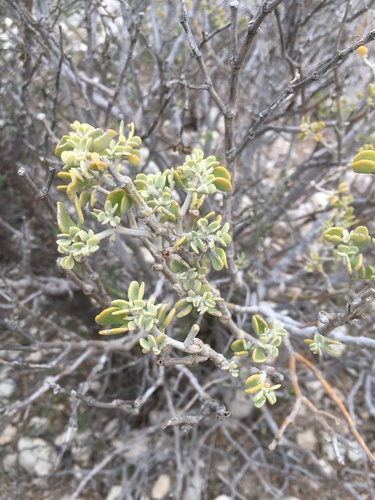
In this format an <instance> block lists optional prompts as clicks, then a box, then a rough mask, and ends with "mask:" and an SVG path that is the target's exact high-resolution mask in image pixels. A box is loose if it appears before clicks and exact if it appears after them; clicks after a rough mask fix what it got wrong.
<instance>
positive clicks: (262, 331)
mask: <svg viewBox="0 0 375 500" xmlns="http://www.w3.org/2000/svg"><path fill="white" fill-rule="evenodd" d="M71 128H72V130H73V132H70V134H69V135H65V136H63V138H62V139H61V141H60V142H59V144H58V145H57V147H56V150H55V153H56V155H57V156H59V157H60V158H61V160H62V161H63V162H64V164H65V165H64V168H63V172H60V173H59V174H58V175H59V177H60V178H61V179H63V180H64V181H67V182H68V184H67V185H62V186H59V190H60V191H63V192H65V193H66V195H67V197H68V198H69V199H70V201H71V202H73V203H72V205H73V207H74V209H75V212H76V221H73V219H72V217H71V216H70V215H69V213H68V209H67V208H65V206H64V204H63V203H61V202H59V203H58V210H57V221H58V225H59V228H60V230H61V231H62V233H61V234H59V235H58V237H57V245H58V251H59V252H60V253H61V254H63V255H64V257H62V259H61V266H62V267H63V268H64V269H66V270H68V271H71V270H73V269H74V270H75V269H76V267H77V265H79V264H80V263H81V262H82V260H83V259H84V258H85V257H88V256H89V255H90V254H92V253H95V252H97V251H98V250H99V249H100V244H101V242H102V240H104V239H105V238H108V239H109V240H110V241H113V240H114V238H116V236H119V237H121V234H126V235H128V236H132V237H134V238H140V239H141V241H142V242H143V244H144V245H145V247H146V248H147V249H148V250H149V251H150V252H151V255H152V256H153V258H154V259H155V262H157V263H158V264H159V267H157V270H158V271H162V272H163V273H164V274H165V276H166V277H167V278H168V279H169V281H170V282H171V284H172V286H173V289H174V291H175V292H176V294H177V295H178V300H176V302H175V303H174V304H173V305H172V307H170V306H169V305H168V304H167V303H165V304H164V303H156V299H155V298H149V299H148V300H145V299H144V293H145V284H144V283H142V284H139V283H138V282H137V281H133V282H132V283H130V285H129V288H128V292H127V298H126V299H116V300H113V301H112V303H111V307H108V308H106V309H104V310H103V311H102V312H101V313H100V314H98V315H97V316H96V318H95V319H96V322H97V323H98V324H100V325H103V326H106V328H105V329H102V330H100V332H99V333H100V334H101V335H112V334H120V333H126V332H129V331H133V330H135V329H139V330H143V331H144V332H145V333H146V336H145V337H144V338H142V339H141V340H140V345H141V347H142V351H143V353H148V352H150V351H152V352H153V353H154V354H156V355H160V354H161V353H162V352H166V351H167V350H168V348H169V347H170V344H171V339H172V337H170V335H168V334H167V332H166V328H167V327H168V325H169V324H170V323H171V321H172V319H173V317H174V316H176V318H177V319H179V318H184V317H185V316H187V315H189V314H191V313H192V312H193V313H194V314H195V315H196V314H199V315H202V314H205V313H208V314H210V315H211V316H216V317H218V318H219V319H223V312H224V313H225V312H226V311H225V305H224V300H223V298H222V297H221V296H220V294H219V292H218V291H217V290H216V289H215V288H214V287H213V286H212V284H211V283H210V280H209V275H210V271H211V270H214V271H222V270H223V269H226V268H228V263H227V256H226V252H225V249H226V247H227V246H228V245H229V244H230V243H231V236H230V234H229V230H230V227H229V224H228V223H227V222H224V223H223V221H222V216H221V215H220V214H216V213H215V212H213V211H211V212H209V213H205V212H204V202H205V199H206V197H207V196H209V195H213V194H215V193H216V192H217V191H221V192H229V191H230V190H231V189H232V185H231V176H230V174H229V172H228V170H227V169H226V168H225V167H222V166H221V165H220V164H219V162H218V161H217V160H216V158H215V157H214V156H209V157H208V158H204V155H203V152H202V151H201V150H194V151H193V152H192V154H191V155H188V156H187V157H186V160H185V162H184V163H183V165H180V166H178V167H177V168H171V169H167V170H165V171H164V172H158V173H156V174H152V173H150V174H145V173H139V174H137V175H136V177H135V180H134V182H133V181H132V180H131V179H130V177H128V176H125V175H124V170H125V169H126V165H127V164H130V165H132V166H138V164H139V150H138V149H136V148H138V147H139V146H140V144H141V139H140V138H139V137H138V136H136V135H134V125H133V124H130V125H129V130H130V133H129V135H128V137H126V136H125V132H124V124H123V122H122V123H121V125H120V129H119V132H118V134H117V133H116V132H115V131H114V130H112V129H109V130H106V131H103V130H101V129H94V128H93V127H91V126H90V125H88V124H86V123H84V124H80V123H79V122H77V121H76V122H74V123H73V124H72V125H71ZM178 190H179V191H182V192H183V193H184V195H183V196H184V199H183V202H182V203H181V202H180V201H179V200H180V198H181V197H179V196H178V193H177V191H178ZM87 207H89V208H90V209H91V211H90V212H89V215H91V218H92V220H96V221H97V222H99V223H100V225H101V226H105V227H106V229H104V230H100V231H97V232H96V231H95V229H93V228H91V227H90V228H87V229H84V227H87V226H88V225H89V223H87V222H86V217H87V216H86V215H85V209H86V208H87ZM144 226H146V227H148V229H144V228H143V227H144ZM153 235H155V236H157V238H156V239H155V237H154V236H153ZM160 266H161V267H160ZM220 304H222V305H224V309H223V308H220ZM193 326H196V327H197V330H195V335H196V333H197V332H198V331H199V328H198V325H193ZM253 329H254V331H255V333H256V335H257V339H256V340H255V341H252V340H243V339H237V340H235V341H234V342H233V344H232V351H233V352H234V358H233V359H231V360H226V361H224V362H223V361H221V362H220V366H221V367H222V369H225V370H229V371H230V373H232V375H233V376H238V372H239V370H238V365H237V363H236V358H237V357H244V356H247V355H249V354H250V359H251V360H252V362H253V363H254V364H255V365H257V364H262V363H264V362H265V361H266V360H267V358H268V357H271V358H273V359H275V358H277V356H278V354H279V351H278V348H279V346H280V344H281V342H282V337H283V336H285V335H286V331H285V329H284V328H283V327H282V326H279V327H277V328H269V327H268V325H267V323H266V321H265V320H263V319H262V318H261V317H260V316H258V315H254V317H253ZM249 337H250V336H249ZM197 340H198V339H195V342H197ZM172 343H173V342H172ZM173 345H174V346H176V345H178V344H176V343H173ZM186 346H187V348H188V351H187V352H189V348H190V344H189V343H188V344H187V343H186V341H185V343H184V348H185V349H186ZM261 374H262V375H261V377H262V380H263V379H264V380H265V377H264V373H263V372H261ZM252 380H253V379H252ZM260 385H261V387H260ZM258 386H259V391H256V394H255V396H253V401H254V404H256V406H257V407H261V406H262V405H263V404H264V403H265V402H266V401H267V400H268V401H269V402H270V403H271V404H274V403H275V401H276V396H275V394H274V391H275V390H276V389H277V388H278V387H280V386H273V387H270V386H269V385H267V382H264V384H260V383H259V384H257V387H258ZM246 391H247V392H251V393H254V392H255V391H254V389H252V390H251V391H249V390H248V389H246Z"/></svg>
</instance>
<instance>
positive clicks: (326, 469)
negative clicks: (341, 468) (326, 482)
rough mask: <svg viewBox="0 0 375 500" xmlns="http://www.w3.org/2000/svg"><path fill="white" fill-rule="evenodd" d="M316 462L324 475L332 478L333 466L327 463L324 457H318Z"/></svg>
mask: <svg viewBox="0 0 375 500" xmlns="http://www.w3.org/2000/svg"><path fill="white" fill-rule="evenodd" d="M318 464H319V466H320V469H321V471H322V473H323V474H324V476H325V477H327V478H329V479H333V478H334V476H335V470H334V468H333V467H332V465H331V464H329V463H328V462H327V461H326V460H324V458H320V459H319V460H318Z"/></svg>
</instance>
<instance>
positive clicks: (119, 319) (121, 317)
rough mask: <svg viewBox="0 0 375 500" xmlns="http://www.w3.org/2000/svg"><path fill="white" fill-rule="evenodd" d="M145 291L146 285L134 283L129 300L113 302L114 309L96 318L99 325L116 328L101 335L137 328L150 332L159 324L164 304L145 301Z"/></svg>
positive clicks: (149, 300) (152, 299)
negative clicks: (159, 316) (159, 314)
mask: <svg viewBox="0 0 375 500" xmlns="http://www.w3.org/2000/svg"><path fill="white" fill-rule="evenodd" d="M144 289H145V285H144V283H141V284H139V283H138V282H137V281H132V282H131V283H130V285H129V288H128V300H124V299H117V300H113V301H112V307H109V308H107V309H104V311H102V312H101V313H100V314H98V315H97V316H96V318H95V321H96V322H97V323H98V324H99V325H114V328H110V329H106V330H101V331H100V332H99V333H100V334H101V335H112V334H117V333H124V332H128V331H133V330H135V329H137V328H144V330H145V331H146V332H149V331H150V330H152V328H153V327H154V325H157V324H158V321H159V320H158V312H159V310H161V311H163V313H165V307H164V308H163V304H155V298H151V299H148V300H147V301H146V300H144V299H143V295H144ZM173 314H174V313H173ZM173 314H172V316H173ZM170 319H171V318H170ZM170 319H169V320H170Z"/></svg>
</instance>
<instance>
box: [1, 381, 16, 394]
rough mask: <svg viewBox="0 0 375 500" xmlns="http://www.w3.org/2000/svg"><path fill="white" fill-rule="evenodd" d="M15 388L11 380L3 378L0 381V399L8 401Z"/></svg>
mask: <svg viewBox="0 0 375 500" xmlns="http://www.w3.org/2000/svg"><path fill="white" fill-rule="evenodd" d="M16 388H17V386H16V383H15V381H14V380H12V379H11V378H5V379H4V380H1V381H0V398H5V399H9V398H10V397H11V396H12V394H13V393H14V392H15V390H16Z"/></svg>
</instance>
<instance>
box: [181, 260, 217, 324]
mask: <svg viewBox="0 0 375 500" xmlns="http://www.w3.org/2000/svg"><path fill="white" fill-rule="evenodd" d="M206 271H207V269H206V268H204V267H202V268H199V269H196V268H194V267H192V268H190V269H188V270H186V271H183V272H181V273H178V274H177V278H178V279H179V280H180V282H181V283H182V289H183V291H184V292H185V293H186V295H185V297H183V298H182V299H180V300H179V301H177V302H176V303H175V305H174V307H175V309H176V311H177V315H176V316H177V318H183V317H184V316H187V315H188V314H189V313H190V312H191V311H192V310H193V307H194V308H196V309H197V311H198V312H199V314H204V313H206V312H207V313H208V314H211V316H221V312H220V311H218V310H217V307H216V304H217V302H221V301H222V300H223V299H222V298H221V297H214V295H213V293H212V292H211V290H210V287H209V285H208V284H205V283H204V278H205V273H206Z"/></svg>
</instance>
